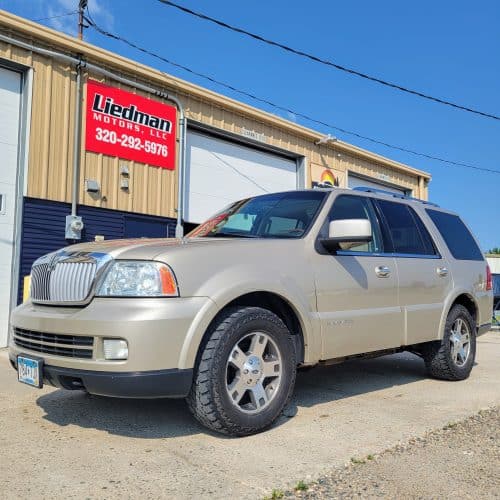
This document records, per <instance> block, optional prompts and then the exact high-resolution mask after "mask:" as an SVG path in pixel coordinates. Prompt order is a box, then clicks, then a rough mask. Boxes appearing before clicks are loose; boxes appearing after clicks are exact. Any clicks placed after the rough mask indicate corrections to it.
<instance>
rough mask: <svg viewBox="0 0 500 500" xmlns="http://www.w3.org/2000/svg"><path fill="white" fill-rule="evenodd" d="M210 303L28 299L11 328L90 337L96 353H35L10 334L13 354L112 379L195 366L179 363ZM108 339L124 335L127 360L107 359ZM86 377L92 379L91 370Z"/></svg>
mask: <svg viewBox="0 0 500 500" xmlns="http://www.w3.org/2000/svg"><path fill="white" fill-rule="evenodd" d="M212 306H213V302H212V301H211V300H210V299H209V298H206V297H183V298H181V297H178V298H168V299H167V298H158V299H156V298H151V299H150V298H147V299H141V298H140V299H136V298H121V299H119V298H116V299H115V298H96V299H94V300H93V301H92V302H91V303H90V304H89V305H88V306H86V307H84V308H73V307H71V308H69V307H54V306H40V305H36V304H33V303H31V302H27V303H25V304H23V305H21V306H19V307H18V308H16V309H15V310H14V311H13V313H12V316H11V325H12V327H13V329H15V328H19V329H23V330H28V331H33V332H43V333H48V334H56V335H57V334H60V335H72V336H75V337H78V336H87V337H88V336H92V337H93V339H94V340H93V350H92V357H91V358H90V359H82V358H79V357H76V356H75V357H70V356H62V355H56V354H53V353H47V352H36V351H34V350H30V349H29V348H26V347H23V346H19V345H16V343H15V339H14V335H11V341H10V347H9V354H10V357H11V359H17V355H18V354H20V353H26V354H28V355H29V354H32V355H33V356H38V357H42V358H43V359H44V363H45V365H46V368H47V370H51V369H56V368H57V369H59V368H60V369H69V370H81V371H84V372H106V373H107V374H108V375H109V376H111V377H113V376H114V374H120V373H121V374H127V373H128V374H131V373H132V374H137V373H139V374H143V373H144V372H146V373H147V372H149V373H150V374H153V373H156V372H163V371H165V370H176V369H191V368H193V365H186V364H184V365H183V364H182V363H181V361H180V360H181V357H182V356H181V354H182V352H183V349H184V350H185V349H186V346H185V344H186V342H188V340H187V339H189V332H190V331H191V329H192V328H193V325H197V324H198V322H199V318H200V317H202V316H203V314H204V311H206V309H207V308H210V307H212ZM11 333H12V332H11ZM104 338H119V339H125V340H126V341H127V343H128V351H129V357H128V359H127V360H123V361H110V360H106V359H104V352H103V348H102V346H103V339H104ZM86 376H87V378H88V377H89V374H86ZM124 376H125V375H124ZM141 376H145V375H141ZM115 378H116V377H115ZM155 378H156V376H153V379H155ZM89 392H91V391H89Z"/></svg>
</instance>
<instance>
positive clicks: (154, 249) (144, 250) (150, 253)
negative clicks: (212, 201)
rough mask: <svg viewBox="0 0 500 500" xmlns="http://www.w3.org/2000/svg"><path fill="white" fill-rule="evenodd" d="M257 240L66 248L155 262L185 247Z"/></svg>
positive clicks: (153, 240) (187, 240)
mask: <svg viewBox="0 0 500 500" xmlns="http://www.w3.org/2000/svg"><path fill="white" fill-rule="evenodd" d="M256 241H257V240H242V239H234V238H136V239H128V240H108V241H97V242H90V243H78V244H76V245H71V246H69V247H66V248H65V250H67V251H70V252H98V253H105V254H108V255H111V256H112V257H113V258H114V259H139V260H153V259H155V258H156V257H157V256H158V255H162V254H165V253H169V252H170V251H178V250H179V249H181V248H184V247H190V248H194V247H198V246H200V245H208V246H215V245H217V246H219V245H221V244H224V243H228V242H230V243H243V244H244V243H250V242H256Z"/></svg>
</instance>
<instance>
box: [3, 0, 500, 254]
mask: <svg viewBox="0 0 500 500" xmlns="http://www.w3.org/2000/svg"><path fill="white" fill-rule="evenodd" d="M77 3H78V1H77V0H0V8H2V9H5V10H8V11H11V12H13V13H15V14H18V15H21V16H24V17H27V18H30V19H39V18H42V17H46V16H56V15H60V14H64V13H66V12H69V11H72V10H75V9H76V5H77ZM179 3H182V4H183V5H185V6H188V7H191V8H193V9H194V10H200V11H202V12H205V13H207V14H208V15H212V16H214V17H218V18H220V19H223V20H225V21H227V22H229V23H232V24H235V25H238V26H241V27H245V28H247V29H248V30H250V31H254V32H256V33H259V34H262V35H263V36H267V37H269V38H272V39H275V40H278V41H281V42H283V43H285V44H288V45H291V46H294V47H297V48H301V49H303V50H305V51H308V52H311V53H313V54H317V55H319V56H323V57H325V58H329V59H333V60H335V61H336V62H338V63H340V64H343V65H346V66H350V67H353V68H356V69H358V70H360V71H363V72H365V73H371V74H373V75H376V76H379V77H381V78H384V79H386V80H390V81H393V82H396V83H399V84H401V85H404V86H408V87H411V88H415V89H417V90H420V91H422V92H425V93H428V94H431V95H435V96H437V97H442V98H446V99H449V100H452V101H456V102H457V103H460V104H463V105H467V106H470V107H473V108H477V109H480V110H484V111H487V112H491V113H493V114H496V115H500V57H499V49H500V28H499V26H500V2H498V1H496V0H489V1H481V0H478V1H477V2H474V3H473V4H471V3H470V2H465V1H463V0H441V1H439V2H436V1H435V0H434V1H430V0H421V1H419V2H401V1H396V0H387V1H384V0H382V1H380V2H371V1H368V0H365V1H361V0H359V1H354V0H353V1H351V2H340V1H329V2H327V1H325V0H324V1H320V0H309V1H308V2H298V1H284V0H274V1H273V2H269V1H264V0H254V1H253V2H245V3H243V2H234V1H229V0H220V1H217V2H213V1H212V2H208V1H194V0H179ZM89 6H90V11H91V13H92V15H93V17H94V18H95V20H96V21H97V22H98V23H99V24H101V25H102V26H103V27H104V28H106V29H108V30H112V31H114V32H116V33H118V34H121V35H125V36H126V37H127V38H129V39H130V40H132V41H135V42H137V43H138V44H139V45H143V46H145V47H148V48H150V49H152V50H153V51H157V52H160V53H161V54H163V55H164V56H165V57H167V58H169V59H172V60H173V61H176V62H179V63H181V64H183V65H185V66H189V67H191V68H192V69H194V70H196V71H199V72H201V73H205V74H209V75H211V76H213V77H215V78H217V79H219V80H222V81H224V82H226V83H229V84H231V85H233V86H236V87H239V88H241V89H243V90H247V91H249V92H252V93H254V94H256V95H258V96H260V97H263V98H266V99H269V100H271V101H273V102H275V103H277V104H281V105H283V106H285V107H289V108H292V109H295V110H297V111H299V112H302V113H304V114H307V115H310V116H312V117H314V118H317V119H319V120H323V121H327V122H329V123H333V124H336V125H338V126H339V127H342V128H346V129H349V130H353V131H356V132H359V133H360V134H363V135H367V136H371V137H374V138H377V139H380V140H383V141H385V142H389V143H392V144H396V145H400V146H403V147H407V148H410V149H414V150H419V151H423V152H426V153H429V154H432V155H435V156H441V157H445V158H448V159H452V160H455V161H460V162H464V163H470V164H473V165H478V166H482V167H485V168H490V169H494V170H499V171H500V122H498V121H495V120H492V119H487V118H482V117H479V116H475V115H472V114H470V113H465V112H462V111H458V110H454V109H451V108H448V107H446V106H442V105H439V104H435V103H432V102H428V101H423V100H422V99H419V98H416V97H413V96H410V95H405V94H402V93H400V92H397V91H394V90H391V89H388V88H384V87H381V86H380V85H377V84H374V83H370V82H367V81H365V80H361V79H359V78H357V77H354V76H349V75H347V74H344V73H341V72H338V71H336V70H333V69H331V68H327V67H324V66H321V65H318V64H316V63H313V62H311V61H307V60H304V59H302V58H299V57H296V56H294V55H292V54H287V53H284V52H282V51H281V50H279V49H276V48H272V47H268V46H265V45H262V44H261V43H259V42H257V41H253V40H250V39H246V38H243V37H241V36H239V35H237V34H235V33H231V32H228V31H226V30H223V29H221V28H218V27H216V26H214V25H211V24H208V23H206V22H204V21H201V20H199V19H196V18H193V17H191V16H188V15H186V14H183V13H181V12H178V11H177V10H174V9H172V8H169V7H165V6H163V5H161V4H160V3H159V2H157V0H142V1H141V2H139V1H136V2H131V1H125V0H90V1H89ZM40 22H41V23H42V24H47V25H49V26H51V27H54V28H56V29H59V30H62V31H65V32H68V33H74V32H75V30H76V16H65V17H58V18H54V19H52V20H43V21H40ZM85 39H86V40H88V41H89V42H91V43H94V44H96V45H99V46H102V47H104V48H107V49H109V50H112V51H115V52H117V53H120V54H123V55H125V56H127V57H130V58H132V59H136V60H139V61H141V62H143V63H145V64H149V65H151V66H154V67H157V68H159V69H161V70H163V71H165V72H168V73H171V74H173V75H176V76H179V77H181V78H184V79H187V80H190V81H193V82H195V83H197V84H200V85H203V86H205V87H207V88H211V89H213V90H215V91H218V92H221V93H223V94H226V95H229V96H231V97H234V98H236V99H239V100H243V101H245V102H248V103H249V104H252V105H255V106H257V107H260V108H262V109H266V111H271V112H274V113H275V114H279V115H280V116H282V117H285V118H288V119H292V120H296V121H298V122H299V123H302V124H304V125H306V126H311V127H312V128H316V129H318V130H323V131H324V132H325V133H328V132H331V133H333V134H334V135H336V136H337V137H339V138H340V139H343V140H345V141H348V142H351V143H352V144H356V145H358V146H361V147H364V148H366V149H369V150H372V151H375V152H377V153H380V154H383V155H385V156H388V157H390V158H393V159H395V160H398V161H401V162H404V163H407V164H409V165H412V166H414V167H416V168H420V169H423V170H426V171H429V172H430V173H431V174H432V177H433V179H432V182H431V184H430V188H429V189H430V199H431V200H432V201H434V202H436V203H438V204H440V205H442V206H445V207H447V208H451V209H453V210H456V211H457V212H459V213H460V214H461V215H462V216H463V218H464V219H465V220H466V222H467V223H468V224H469V225H470V226H471V227H472V229H473V231H474V232H475V234H476V235H477V236H478V238H479V240H480V243H481V246H482V247H483V250H486V249H488V248H490V247H493V246H500V188H499V184H500V174H493V173H486V172H479V171H475V170H469V169H465V168H458V167H456V168H455V167H449V166H446V165H444V164H441V163H439V162H436V161H430V160H427V159H424V158H419V157H415V156H413V155H410V154H405V153H402V152H399V151H394V150H391V149H388V148H385V147H382V146H376V145H374V144H371V143H369V142H365V141H363V140H360V139H355V138H353V137H350V136H348V135H343V134H341V133H337V132H334V131H331V130H328V129H326V128H325V129H321V127H318V126H315V125H312V124H310V123H308V122H306V121H304V120H301V119H297V118H296V117H294V116H287V115H286V113H282V112H276V111H275V110H273V109H272V108H268V107H265V106H263V105H261V104H259V103H255V102H252V101H251V100H250V99H248V98H243V97H242V96H240V95H238V94H234V93H231V92H229V91H227V90H225V89H223V88H220V87H218V86H216V85H214V84H211V83H210V82H207V81H205V80H203V79H201V78H196V77H193V76H192V75H189V74H186V73H184V72H182V71H181V70H178V69H176V68H173V67H171V66H169V65H167V64H164V63H161V62H159V61H157V60H155V59H153V58H150V57H149V56H145V55H144V54H141V53H138V52H136V51H134V50H133V49H130V48H128V47H126V46H124V45H122V44H121V43H119V42H115V41H112V40H109V39H106V38H103V37H102V36H101V35H99V34H98V33H96V32H94V31H92V30H91V29H88V30H86V32H85Z"/></svg>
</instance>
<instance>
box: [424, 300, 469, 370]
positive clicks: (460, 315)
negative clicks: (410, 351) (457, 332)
mask: <svg viewBox="0 0 500 500" xmlns="http://www.w3.org/2000/svg"><path fill="white" fill-rule="evenodd" d="M457 319H462V320H463V321H464V322H465V323H467V326H468V328H469V332H470V349H469V353H468V357H467V360H466V362H465V363H463V364H462V365H458V364H457V363H456V362H455V361H454V360H453V356H452V347H451V340H450V337H451V334H452V327H453V325H454V323H455V321H456V320H457ZM422 354H423V358H424V361H425V365H426V368H427V371H428V373H429V375H431V376H432V377H434V378H437V379H441V380H464V379H466V378H468V376H469V375H470V372H471V370H472V366H473V365H474V360H475V358H476V328H475V323H474V320H473V319H472V317H471V315H470V313H469V311H468V310H467V309H466V308H465V307H464V306H462V305H460V304H455V305H454V306H453V307H452V308H451V310H450V312H449V313H448V317H447V319H446V325H445V329H444V336H443V340H442V341H437V342H430V343H429V344H428V345H426V346H425V349H424V350H423V353H422Z"/></svg>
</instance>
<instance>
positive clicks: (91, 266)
mask: <svg viewBox="0 0 500 500" xmlns="http://www.w3.org/2000/svg"><path fill="white" fill-rule="evenodd" d="M95 269H96V265H95V262H58V263H57V264H56V267H55V268H54V270H53V271H52V273H51V275H50V282H49V293H50V300H51V301H54V302H81V301H82V300H85V299H86V297H87V295H88V294H89V292H90V287H91V286H92V282H93V281H94V277H95Z"/></svg>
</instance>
